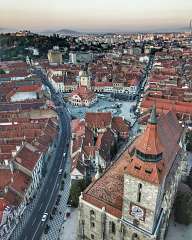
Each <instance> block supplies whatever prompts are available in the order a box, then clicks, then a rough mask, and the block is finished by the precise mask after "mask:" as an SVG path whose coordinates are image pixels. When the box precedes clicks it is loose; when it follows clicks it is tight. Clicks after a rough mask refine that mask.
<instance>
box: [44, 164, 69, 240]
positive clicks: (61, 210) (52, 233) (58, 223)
mask: <svg viewBox="0 0 192 240" xmlns="http://www.w3.org/2000/svg"><path fill="white" fill-rule="evenodd" d="M70 163H71V162H70V160H69V161H68V162H67V166H66V171H67V172H69V171H70V168H71V164H70ZM64 181H65V184H64V191H62V190H61V189H60V191H59V193H58V195H60V196H61V198H60V202H59V204H58V205H56V204H55V207H56V208H57V211H56V213H55V214H54V215H53V214H51V216H52V217H53V219H50V218H49V220H48V221H47V222H46V224H47V225H48V226H49V227H50V228H49V230H48V232H47V233H46V234H45V232H44V233H43V235H42V237H41V240H49V239H50V240H57V239H58V236H59V231H60V229H61V227H62V224H63V223H64V218H65V213H66V211H67V202H68V198H69V194H70V188H71V176H70V174H68V175H67V177H66V178H65V179H64Z"/></svg>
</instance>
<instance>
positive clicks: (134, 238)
mask: <svg viewBox="0 0 192 240" xmlns="http://www.w3.org/2000/svg"><path fill="white" fill-rule="evenodd" d="M131 240H139V236H138V234H137V233H133V235H132V238H131Z"/></svg>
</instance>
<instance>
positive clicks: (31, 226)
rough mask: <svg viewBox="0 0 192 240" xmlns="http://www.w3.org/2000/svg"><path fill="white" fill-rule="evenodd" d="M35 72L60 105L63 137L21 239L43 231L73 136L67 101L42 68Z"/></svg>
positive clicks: (35, 239) (34, 239)
mask: <svg viewBox="0 0 192 240" xmlns="http://www.w3.org/2000/svg"><path fill="white" fill-rule="evenodd" d="M35 73H36V74H38V76H39V77H41V79H42V80H43V82H44V83H45V84H46V85H47V86H48V87H49V89H50V91H51V94H52V99H53V101H54V103H55V105H56V106H58V108H57V112H58V115H59V117H60V121H61V130H62V136H63V137H61V139H60V142H59V144H58V147H57V149H56V154H55V162H54V168H53V169H52V171H50V172H48V173H47V174H48V175H49V177H48V178H47V182H46V183H45V184H44V186H43V191H42V194H41V196H40V198H39V200H38V203H37V205H36V207H35V209H34V210H33V213H32V214H31V216H30V218H29V220H28V222H27V223H26V225H25V227H24V229H23V232H22V235H21V236H20V240H39V239H40V237H41V235H42V233H43V230H44V227H45V225H46V222H42V221H41V218H42V216H43V214H44V213H45V212H47V213H48V214H50V213H51V211H52V208H53V206H54V204H55V201H56V198H57V195H58V192H59V188H60V183H61V179H62V175H59V169H63V173H64V172H65V166H66V161H67V157H68V156H67V153H68V147H69V142H70V136H71V131H70V115H69V113H68V110H67V109H66V108H65V103H64V101H63V99H62V97H61V96H60V95H59V94H58V93H56V92H55V90H54V89H53V87H52V86H51V85H50V83H49V82H48V81H47V79H46V76H45V75H44V74H43V73H42V71H41V70H35ZM64 153H66V155H65V156H63V154H64Z"/></svg>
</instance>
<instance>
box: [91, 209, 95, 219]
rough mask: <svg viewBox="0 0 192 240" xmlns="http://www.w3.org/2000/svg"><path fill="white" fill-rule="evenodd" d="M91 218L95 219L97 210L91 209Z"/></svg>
mask: <svg viewBox="0 0 192 240" xmlns="http://www.w3.org/2000/svg"><path fill="white" fill-rule="evenodd" d="M90 220H95V212H94V211H93V210H91V211H90Z"/></svg>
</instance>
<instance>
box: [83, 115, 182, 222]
mask: <svg viewBox="0 0 192 240" xmlns="http://www.w3.org/2000/svg"><path fill="white" fill-rule="evenodd" d="M181 133H182V128H181V127H180V125H179V124H178V120H177V118H176V116H175V114H174V113H173V112H169V113H167V114H166V115H165V114H163V115H162V116H161V117H160V118H159V119H158V123H157V134H158V135H159V141H160V142H161V144H162V145H161V146H162V148H163V157H162V160H161V161H159V162H155V163H154V162H144V161H141V160H140V159H138V158H137V157H136V156H132V154H131V153H130V149H131V148H132V149H134V148H135V145H136V144H137V141H138V140H136V142H134V143H133V145H131V146H129V148H128V149H126V150H125V151H124V152H123V153H122V154H121V155H120V157H119V159H118V160H117V161H116V162H114V163H113V165H112V166H111V167H110V168H108V169H107V171H106V172H105V173H104V174H103V175H102V176H101V178H99V179H98V180H96V181H95V182H93V183H92V184H91V185H90V186H89V187H88V188H87V189H86V190H85V191H84V193H83V200H85V201H87V202H89V203H90V204H92V205H94V206H96V207H98V208H101V209H102V208H103V207H105V209H106V211H107V212H108V213H110V214H112V215H113V216H116V217H118V218H120V217H121V216H122V206H123V191H124V174H128V175H131V176H134V177H136V178H139V179H142V180H143V181H146V182H149V183H151V184H154V185H159V184H161V183H162V181H163V179H164V178H165V177H166V176H167V175H168V174H169V171H170V169H171V168H172V166H173V163H174V162H175V161H176V160H175V159H176V156H177V154H178V153H179V152H180V150H181V149H180V147H179V144H178V141H179V138H180V136H181ZM174 166H175V164H174Z"/></svg>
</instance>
